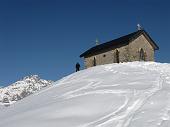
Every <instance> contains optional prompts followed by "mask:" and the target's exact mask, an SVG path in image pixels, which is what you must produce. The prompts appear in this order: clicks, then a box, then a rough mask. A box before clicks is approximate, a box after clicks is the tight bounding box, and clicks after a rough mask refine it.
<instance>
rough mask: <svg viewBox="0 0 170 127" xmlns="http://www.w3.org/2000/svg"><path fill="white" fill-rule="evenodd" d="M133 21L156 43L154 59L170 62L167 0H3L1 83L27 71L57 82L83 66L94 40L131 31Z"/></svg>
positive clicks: (0, 3) (0, 8) (0, 10)
mask: <svg viewBox="0 0 170 127" xmlns="http://www.w3.org/2000/svg"><path fill="white" fill-rule="evenodd" d="M137 23H140V24H141V25H142V26H143V27H144V28H145V30H146V31H147V32H148V33H149V34H150V35H151V37H152V38H153V39H154V40H155V42H157V44H158V45H159V47H160V50H159V51H158V52H157V53H156V61H159V62H170V39H169V38H170V24H169V23H170V2H169V0H142V1H141V0H1V1H0V85H3V86H5V85H8V84H10V83H12V82H14V81H16V80H18V79H20V78H22V77H24V76H27V75H30V74H38V75H40V76H41V77H42V78H45V79H51V80H57V79H59V78H61V77H63V76H65V75H68V74H70V73H72V72H74V69H75V68H74V66H75V63H76V62H80V63H81V65H82V59H80V58H79V55H80V54H81V53H82V52H83V51H85V50H86V49H88V48H90V47H92V46H94V45H95V39H96V38H99V40H100V42H105V41H109V40H112V39H114V38H117V37H119V36H122V35H125V34H128V33H131V32H134V31H136V24H137ZM82 66H83V65H82Z"/></svg>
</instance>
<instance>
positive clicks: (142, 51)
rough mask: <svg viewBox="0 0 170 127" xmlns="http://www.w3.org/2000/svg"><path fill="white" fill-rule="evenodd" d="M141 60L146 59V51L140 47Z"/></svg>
mask: <svg viewBox="0 0 170 127" xmlns="http://www.w3.org/2000/svg"><path fill="white" fill-rule="evenodd" d="M139 60H140V61H145V52H144V50H143V49H142V48H141V49H140V52H139Z"/></svg>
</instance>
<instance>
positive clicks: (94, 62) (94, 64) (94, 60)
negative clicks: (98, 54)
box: [93, 57, 96, 66]
mask: <svg viewBox="0 0 170 127" xmlns="http://www.w3.org/2000/svg"><path fill="white" fill-rule="evenodd" d="M93 66H96V58H95V57H94V59H93Z"/></svg>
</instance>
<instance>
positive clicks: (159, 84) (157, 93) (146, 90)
mask: <svg viewBox="0 0 170 127" xmlns="http://www.w3.org/2000/svg"><path fill="white" fill-rule="evenodd" d="M16 114H17V115H16ZM0 119H1V121H0V126H2V127H22V126H24V127H30V126H31V127H48V126H50V127H56V126H57V127H169V126H170V64H162V63H156V62H131V63H120V64H108V65H102V66H96V67H92V68H89V69H86V70H83V71H80V72H76V73H73V74H71V75H69V76H67V77H64V78H63V79H61V80H59V81H57V82H55V83H53V86H52V87H49V88H47V89H44V90H42V91H40V92H37V93H36V94H33V95H32V96H29V97H28V98H26V99H23V101H20V103H16V105H13V106H10V107H8V108H7V109H2V110H0ZM28 123H29V124H28Z"/></svg>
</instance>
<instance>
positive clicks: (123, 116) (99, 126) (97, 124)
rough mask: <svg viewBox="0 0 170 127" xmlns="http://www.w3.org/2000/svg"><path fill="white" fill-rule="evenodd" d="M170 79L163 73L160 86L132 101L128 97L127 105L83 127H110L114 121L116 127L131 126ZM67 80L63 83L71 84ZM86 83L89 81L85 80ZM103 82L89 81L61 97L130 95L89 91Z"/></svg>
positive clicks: (159, 82) (120, 91) (119, 91)
mask: <svg viewBox="0 0 170 127" xmlns="http://www.w3.org/2000/svg"><path fill="white" fill-rule="evenodd" d="M144 69H146V68H145V67H144ZM105 70H106V71H111V72H112V73H114V74H116V73H119V72H118V71H114V70H112V69H111V68H109V67H106V68H105ZM146 70H148V71H150V70H151V71H155V70H156V69H148V68H147V69H146ZM158 73H160V72H159V71H158ZM122 74H126V75H128V74H127V73H122ZM167 77H168V78H167ZM169 77H170V76H169V75H167V74H164V72H163V71H161V73H160V79H159V81H158V84H156V85H155V87H154V88H151V89H150V90H147V91H142V92H137V91H135V92H137V94H139V95H138V96H137V97H135V96H134V97H133V98H132V99H128V97H127V96H125V97H126V101H125V103H124V104H123V105H122V106H121V107H120V108H119V109H117V110H116V111H115V112H113V113H111V114H109V115H107V116H103V117H102V118H100V119H98V120H96V121H93V122H91V123H88V124H86V125H83V126H82V127H105V126H107V125H109V124H110V123H113V121H116V122H117V125H116V126H115V127H127V126H128V125H129V124H130V121H131V119H132V118H133V116H134V114H135V113H136V111H137V110H138V109H139V108H140V107H141V106H142V105H144V103H145V102H146V101H147V100H148V98H150V97H151V96H153V95H154V94H155V93H156V92H157V91H159V90H161V89H162V85H163V83H164V82H165V81H164V80H165V79H169ZM69 78H70V77H67V79H66V80H68V79H69ZM66 80H64V81H63V83H69V82H65V81H66ZM76 81H77V80H75V82H76ZM85 81H87V80H85ZM70 82H74V80H71V81H70ZM101 82H102V81H100V80H94V79H93V80H88V83H87V85H86V86H84V87H81V88H79V89H76V90H74V91H70V92H67V93H65V94H64V95H62V96H61V97H65V99H70V98H74V97H79V96H84V95H88V94H104V93H119V94H120V93H121V94H122V93H126V94H128V93H130V91H127V90H126V91H122V90H96V91H95V90H93V91H91V92H89V90H88V89H93V88H94V89H95V86H98V84H101ZM134 84H135V83H134ZM109 86H110V85H109ZM83 90H87V91H88V92H84V93H82V91H83ZM77 92H79V93H81V94H76V93H77ZM133 95H135V93H133ZM167 114H168V113H167ZM167 117H170V116H167ZM159 125H161V124H159Z"/></svg>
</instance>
